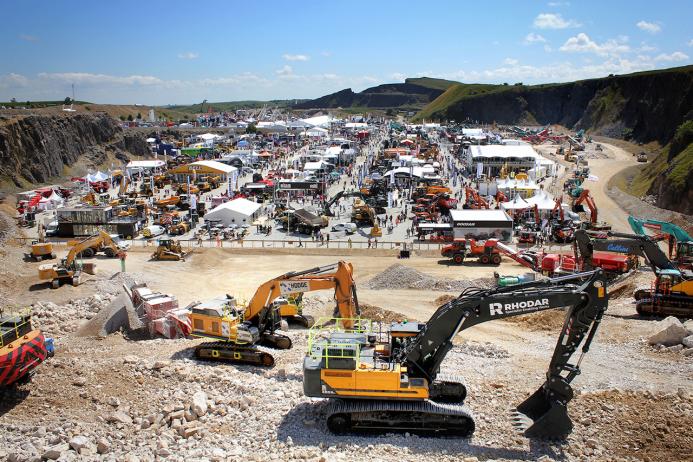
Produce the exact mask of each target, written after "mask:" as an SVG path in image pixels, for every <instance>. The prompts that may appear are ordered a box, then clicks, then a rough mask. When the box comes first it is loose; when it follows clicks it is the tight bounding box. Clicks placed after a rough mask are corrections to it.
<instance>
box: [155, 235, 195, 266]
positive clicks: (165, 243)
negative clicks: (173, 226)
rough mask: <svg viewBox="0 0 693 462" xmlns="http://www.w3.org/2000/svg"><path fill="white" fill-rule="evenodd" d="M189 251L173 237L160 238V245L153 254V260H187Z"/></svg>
mask: <svg viewBox="0 0 693 462" xmlns="http://www.w3.org/2000/svg"><path fill="white" fill-rule="evenodd" d="M187 254H188V253H187V252H184V251H183V249H182V248H181V245H180V242H176V241H174V240H173V239H160V240H159V246H158V247H157V249H156V251H155V252H154V253H153V254H152V260H156V261H185V256H186V255H187Z"/></svg>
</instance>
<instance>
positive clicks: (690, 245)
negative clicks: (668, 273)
mask: <svg viewBox="0 0 693 462" xmlns="http://www.w3.org/2000/svg"><path fill="white" fill-rule="evenodd" d="M628 224H629V225H630V227H631V229H632V230H633V232H634V233H635V234H638V235H640V236H647V232H646V231H645V229H646V228H647V229H650V230H652V231H654V233H655V235H654V236H652V239H653V240H655V241H662V240H666V241H667V243H668V244H669V258H672V259H674V261H675V262H676V265H677V266H678V267H679V269H693V238H692V237H691V236H690V235H689V234H688V233H687V232H686V231H684V230H683V229H681V227H679V226H677V225H675V224H673V223H670V222H668V221H661V220H654V219H644V220H641V219H638V218H635V217H633V216H629V217H628Z"/></svg>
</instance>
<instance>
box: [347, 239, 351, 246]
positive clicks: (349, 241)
mask: <svg viewBox="0 0 693 462" xmlns="http://www.w3.org/2000/svg"><path fill="white" fill-rule="evenodd" d="M347 243H348V244H349V248H351V247H352V244H351V238H349V240H347Z"/></svg>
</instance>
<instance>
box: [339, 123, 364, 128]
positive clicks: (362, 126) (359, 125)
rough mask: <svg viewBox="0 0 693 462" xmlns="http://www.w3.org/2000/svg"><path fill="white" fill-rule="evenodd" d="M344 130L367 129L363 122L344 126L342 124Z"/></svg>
mask: <svg viewBox="0 0 693 462" xmlns="http://www.w3.org/2000/svg"><path fill="white" fill-rule="evenodd" d="M344 128H350V129H360V128H368V124H367V123H365V122H347V123H346V124H344Z"/></svg>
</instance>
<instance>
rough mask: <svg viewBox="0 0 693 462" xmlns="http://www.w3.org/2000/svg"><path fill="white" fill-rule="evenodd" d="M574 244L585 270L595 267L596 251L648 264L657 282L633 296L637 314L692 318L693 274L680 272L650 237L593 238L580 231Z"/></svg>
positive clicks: (611, 235)
mask: <svg viewBox="0 0 693 462" xmlns="http://www.w3.org/2000/svg"><path fill="white" fill-rule="evenodd" d="M613 238H617V239H613ZM575 242H576V245H577V249H578V251H579V254H580V258H581V259H582V261H583V264H582V266H583V269H586V270H589V269H591V268H593V267H594V264H593V261H592V255H593V252H594V251H595V250H606V251H609V252H617V253H622V254H628V255H634V256H637V257H643V258H645V259H646V260H647V262H648V264H649V266H650V268H651V269H652V271H653V272H654V273H655V280H654V281H653V283H652V286H651V287H649V288H640V289H637V290H636V291H635V293H634V294H633V296H634V298H635V300H636V304H635V309H636V310H637V312H638V314H640V315H653V314H654V315H658V316H681V317H693V274H691V272H690V271H689V270H686V269H684V270H681V269H679V268H678V267H677V266H676V264H675V263H674V262H672V261H671V260H669V258H667V256H666V254H665V253H664V252H662V250H661V249H660V248H659V246H658V245H657V243H656V242H655V241H654V240H652V239H651V238H650V237H649V236H640V235H634V234H626V233H615V232H609V233H602V234H597V235H594V234H589V233H587V232H585V231H583V230H579V231H577V232H576V233H575Z"/></svg>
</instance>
